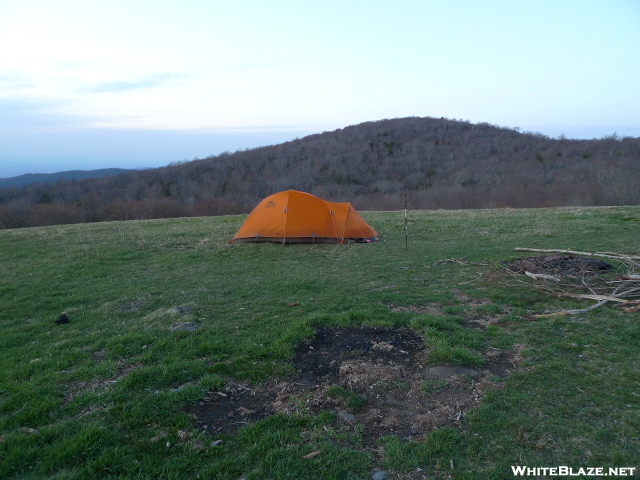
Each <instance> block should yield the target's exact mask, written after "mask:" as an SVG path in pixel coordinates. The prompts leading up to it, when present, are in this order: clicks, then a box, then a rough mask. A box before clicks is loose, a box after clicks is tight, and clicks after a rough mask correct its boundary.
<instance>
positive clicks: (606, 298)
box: [559, 292, 638, 304]
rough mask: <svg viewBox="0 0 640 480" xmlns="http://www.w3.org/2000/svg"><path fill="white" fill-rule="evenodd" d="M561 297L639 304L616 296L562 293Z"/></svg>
mask: <svg viewBox="0 0 640 480" xmlns="http://www.w3.org/2000/svg"><path fill="white" fill-rule="evenodd" d="M559 295H560V296H563V297H571V298H586V299H589V300H598V301H603V302H618V303H633V304H636V303H638V301H637V300H625V299H624V298H619V297H618V296H616V295H590V294H583V293H570V292H565V293H560V294H559Z"/></svg>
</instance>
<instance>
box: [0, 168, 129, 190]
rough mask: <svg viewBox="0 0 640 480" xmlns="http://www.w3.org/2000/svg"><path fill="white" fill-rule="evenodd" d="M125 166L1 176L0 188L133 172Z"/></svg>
mask: <svg viewBox="0 0 640 480" xmlns="http://www.w3.org/2000/svg"><path fill="white" fill-rule="evenodd" d="M132 171H133V170H131V169H125V168H100V169H97V170H66V171H63V172H56V173H25V174H24V175H18V176H16V177H7V178H0V188H12V187H15V188H21V187H24V186H26V185H30V184H34V183H37V184H45V183H56V182H70V181H73V180H85V179H87V178H103V177H113V176H115V175H121V174H123V173H128V172H132Z"/></svg>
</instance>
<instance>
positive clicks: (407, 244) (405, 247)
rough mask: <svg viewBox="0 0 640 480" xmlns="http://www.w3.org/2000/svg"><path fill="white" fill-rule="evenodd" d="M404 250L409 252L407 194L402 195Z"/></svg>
mask: <svg viewBox="0 0 640 480" xmlns="http://www.w3.org/2000/svg"><path fill="white" fill-rule="evenodd" d="M404 249H405V250H409V223H408V220H407V194H406V193H405V194H404Z"/></svg>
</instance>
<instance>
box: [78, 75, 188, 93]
mask: <svg viewBox="0 0 640 480" xmlns="http://www.w3.org/2000/svg"><path fill="white" fill-rule="evenodd" d="M186 77H187V75H179V74H156V75H147V76H145V77H142V78H140V79H137V80H121V81H113V82H105V83H100V84H97V85H94V86H91V87H87V89H86V91H88V92H91V93H110V92H128V91H131V90H143V89H149V88H159V87H164V86H169V85H174V84H175V83H176V81H177V80H180V79H184V78H186Z"/></svg>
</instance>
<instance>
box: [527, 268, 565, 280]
mask: <svg viewBox="0 0 640 480" xmlns="http://www.w3.org/2000/svg"><path fill="white" fill-rule="evenodd" d="M524 274H525V275H526V276H527V277H531V278H533V279H535V280H539V279H541V278H542V279H544V280H553V281H554V282H559V281H560V279H559V278H558V277H554V276H553V275H546V274H544V273H531V272H528V271H526V270H525V272H524Z"/></svg>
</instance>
